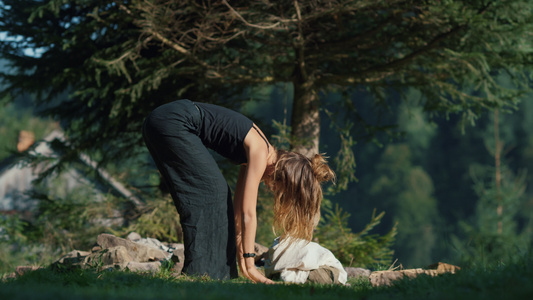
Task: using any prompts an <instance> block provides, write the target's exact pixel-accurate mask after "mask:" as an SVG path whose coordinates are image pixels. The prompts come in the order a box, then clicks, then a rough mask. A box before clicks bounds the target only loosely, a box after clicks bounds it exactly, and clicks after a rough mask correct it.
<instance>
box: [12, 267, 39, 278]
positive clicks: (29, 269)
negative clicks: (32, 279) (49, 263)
mask: <svg viewBox="0 0 533 300" xmlns="http://www.w3.org/2000/svg"><path fill="white" fill-rule="evenodd" d="M40 268H41V267H38V266H18V267H16V268H15V273H16V274H17V276H22V275H24V274H26V273H29V272H33V271H35V270H38V269H40Z"/></svg>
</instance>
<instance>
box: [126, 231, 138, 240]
mask: <svg viewBox="0 0 533 300" xmlns="http://www.w3.org/2000/svg"><path fill="white" fill-rule="evenodd" d="M126 239H128V240H130V241H134V242H136V241H138V240H140V239H141V235H140V234H138V233H137V232H130V234H128V236H127V237H126Z"/></svg>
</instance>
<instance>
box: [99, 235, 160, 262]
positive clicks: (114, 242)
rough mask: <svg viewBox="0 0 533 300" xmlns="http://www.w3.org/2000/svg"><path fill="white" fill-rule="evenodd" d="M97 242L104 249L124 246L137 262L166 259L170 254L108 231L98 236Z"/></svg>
mask: <svg viewBox="0 0 533 300" xmlns="http://www.w3.org/2000/svg"><path fill="white" fill-rule="evenodd" d="M97 243H98V245H100V247H102V248H104V249H106V248H107V249H109V248H113V247H117V246H123V247H124V248H126V250H127V252H128V254H129V255H130V256H131V258H132V260H133V261H137V262H148V261H160V260H166V259H167V257H168V256H169V255H168V253H166V252H165V251H162V250H159V249H156V248H153V247H150V246H146V245H142V244H139V243H136V242H132V241H129V240H126V239H123V238H119V237H116V236H114V235H111V234H106V233H102V234H100V235H99V236H98V238H97Z"/></svg>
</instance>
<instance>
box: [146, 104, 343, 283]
mask: <svg viewBox="0 0 533 300" xmlns="http://www.w3.org/2000/svg"><path fill="white" fill-rule="evenodd" d="M143 136H144V140H145V143H146V145H147V147H148V149H149V151H150V154H151V155H152V157H153V159H154V161H155V163H156V165H157V168H158V169H159V171H160V172H161V175H162V177H163V178H164V181H165V182H166V183H167V185H168V187H169V190H170V193H171V195H172V199H173V200H174V204H175V206H176V208H177V210H178V213H179V215H180V223H181V226H182V229H183V234H184V247H185V262H184V266H183V272H184V273H185V274H189V275H209V276H210V277H211V278H214V279H227V278H235V277H237V276H238V272H237V268H236V264H235V258H236V257H237V259H238V264H239V267H240V269H241V272H242V274H243V275H244V276H246V277H247V278H249V279H251V280H252V281H254V282H261V283H272V281H271V280H270V279H268V278H266V277H265V276H264V275H263V274H261V273H260V272H259V271H258V270H257V269H256V268H255V263H254V256H255V254H254V246H255V234H256V228H257V216H256V204H257V194H258V189H259V184H260V182H261V181H262V180H263V181H264V182H265V183H266V184H267V185H268V186H269V187H270V189H271V190H272V191H273V192H274V195H275V203H274V206H275V227H276V228H278V229H281V230H282V231H283V234H284V235H283V236H282V238H283V237H286V236H289V235H290V236H291V237H296V238H304V239H307V240H310V239H311V236H312V230H313V225H314V221H315V218H317V216H318V215H319V211H320V201H321V199H322V189H321V186H320V183H321V182H323V181H326V180H330V179H333V178H334V173H333V171H331V169H330V168H329V167H328V166H327V163H326V162H325V160H324V159H323V158H322V156H320V155H316V156H315V157H314V158H313V159H312V160H311V159H308V158H306V157H304V156H302V155H300V154H297V153H293V152H287V151H282V150H276V149H274V147H273V146H272V145H270V143H269V142H268V140H267V139H266V138H265V136H264V134H263V133H262V132H261V130H260V129H259V128H257V126H255V124H254V123H253V122H252V121H251V120H249V119H248V118H246V117H245V116H243V115H242V114H239V113H237V112H235V111H232V110H229V109H226V108H223V107H220V106H216V105H213V104H206V103H199V102H192V101H190V100H178V101H174V102H171V103H167V104H164V105H162V106H160V107H158V108H156V109H155V110H154V111H153V112H152V113H151V114H150V115H149V116H148V117H147V118H146V120H145V123H144V126H143ZM207 148H210V149H212V150H214V151H216V152H217V153H219V154H220V155H222V156H224V157H226V158H228V159H230V160H231V161H233V162H234V163H236V164H240V165H241V167H240V171H239V177H238V181H237V186H236V190H235V199H234V201H233V204H232V199H231V198H232V197H231V191H230V188H229V187H228V185H227V183H226V180H225V179H224V177H223V176H222V174H221V172H220V170H219V169H218V165H217V164H216V162H215V160H214V158H213V157H212V156H211V155H210V153H209V151H208V150H207ZM233 207H234V209H233Z"/></svg>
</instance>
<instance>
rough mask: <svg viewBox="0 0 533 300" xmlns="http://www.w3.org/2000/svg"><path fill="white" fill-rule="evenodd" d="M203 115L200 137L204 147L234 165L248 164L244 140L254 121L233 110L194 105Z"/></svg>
mask: <svg viewBox="0 0 533 300" xmlns="http://www.w3.org/2000/svg"><path fill="white" fill-rule="evenodd" d="M194 104H195V105H196V107H198V109H199V111H200V114H201V115H202V128H201V129H200V132H199V135H198V136H199V137H200V139H201V140H202V142H203V143H204V145H205V146H206V147H208V148H210V149H213V150H214V151H216V152H217V153H218V154H220V155H222V156H224V157H226V158H228V159H229V160H231V161H232V162H233V163H236V164H243V163H246V162H247V158H246V151H245V150H244V138H245V137H246V135H247V134H248V132H249V131H250V129H251V128H252V126H253V122H252V120H250V119H248V118H247V117H245V116H244V115H242V114H240V113H238V112H236V111H233V110H231V109H228V108H225V107H222V106H217V105H214V104H208V103H199V102H195V103H194Z"/></svg>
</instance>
